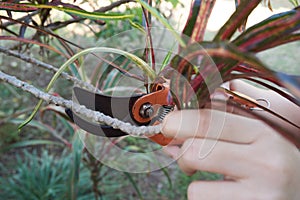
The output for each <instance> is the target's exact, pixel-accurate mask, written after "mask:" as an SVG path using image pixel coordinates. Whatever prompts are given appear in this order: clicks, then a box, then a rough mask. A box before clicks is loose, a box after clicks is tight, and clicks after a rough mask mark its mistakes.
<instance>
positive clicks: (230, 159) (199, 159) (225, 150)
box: [173, 139, 249, 179]
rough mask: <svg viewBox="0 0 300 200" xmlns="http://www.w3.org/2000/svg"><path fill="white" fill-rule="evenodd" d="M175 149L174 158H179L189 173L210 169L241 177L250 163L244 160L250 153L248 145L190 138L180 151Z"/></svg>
mask: <svg viewBox="0 0 300 200" xmlns="http://www.w3.org/2000/svg"><path fill="white" fill-rule="evenodd" d="M175 151H176V153H177V155H176V156H177V157H173V158H175V159H178V160H177V163H178V165H179V167H180V168H181V170H182V171H183V172H185V173H186V174H188V175H192V174H193V173H194V172H196V171H210V172H215V173H219V174H224V175H226V176H229V177H233V178H235V179H240V178H243V177H245V176H246V174H247V173H248V171H247V170H246V169H247V168H248V167H249V163H248V162H245V160H244V159H245V156H247V155H249V152H248V151H249V148H248V145H241V144H233V143H227V142H221V141H215V140H208V139H188V140H186V142H185V143H184V144H183V146H182V147H181V149H180V151H178V149H176V150H175ZM173 153H174V152H173ZM173 156H174V154H173ZM242 160H243V162H241V161H242Z"/></svg>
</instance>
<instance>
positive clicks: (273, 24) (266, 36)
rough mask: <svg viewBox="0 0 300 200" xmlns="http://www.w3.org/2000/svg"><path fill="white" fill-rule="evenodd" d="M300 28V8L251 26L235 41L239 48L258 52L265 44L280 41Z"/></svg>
mask: <svg viewBox="0 0 300 200" xmlns="http://www.w3.org/2000/svg"><path fill="white" fill-rule="evenodd" d="M299 29H300V8H299V9H294V10H291V11H287V12H283V13H279V14H276V15H273V16H271V17H269V18H268V19H266V20H264V21H262V22H260V23H258V24H256V25H254V26H252V27H250V28H249V29H247V30H246V31H245V32H244V33H242V34H241V35H240V36H239V37H238V38H236V39H235V40H234V41H233V43H234V44H236V45H237V46H239V48H241V49H244V50H247V51H254V52H257V51H258V50H261V49H266V48H265V46H269V45H270V44H272V43H273V42H274V43H280V40H281V39H284V38H286V37H287V36H288V34H291V33H293V32H294V31H296V30H299Z"/></svg>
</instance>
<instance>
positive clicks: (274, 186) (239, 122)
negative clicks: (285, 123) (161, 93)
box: [162, 82, 300, 200]
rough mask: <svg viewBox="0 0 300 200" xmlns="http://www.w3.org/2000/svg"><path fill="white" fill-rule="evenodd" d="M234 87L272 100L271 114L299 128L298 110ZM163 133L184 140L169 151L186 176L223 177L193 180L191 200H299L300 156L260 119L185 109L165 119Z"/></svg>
mask: <svg viewBox="0 0 300 200" xmlns="http://www.w3.org/2000/svg"><path fill="white" fill-rule="evenodd" d="M231 88H232V89H235V90H236V91H240V92H242V93H244V94H247V95H249V96H250V97H252V98H254V99H256V98H266V99H268V100H269V101H270V102H271V109H272V110H274V111H276V112H278V113H279V114H281V115H283V116H285V117H286V118H288V119H290V120H291V121H293V122H294V123H296V124H298V125H300V108H299V107H298V106H295V105H294V104H292V103H290V102H288V101H287V100H285V99H284V98H281V97H279V96H278V95H277V94H276V93H274V92H271V91H265V90H262V89H257V88H255V87H252V86H250V85H248V84H245V83H243V82H234V83H233V84H231ZM257 112H263V111H257ZM162 133H163V134H164V135H165V136H167V137H173V138H176V139H178V140H183V141H184V142H183V144H182V145H173V146H168V147H166V148H165V151H166V152H167V153H168V154H169V155H170V156H172V157H173V158H174V159H177V162H178V165H179V167H180V168H181V169H182V171H183V172H185V173H186V174H187V175H192V174H194V173H195V172H196V171H209V172H215V173H220V174H223V175H224V177H225V179H224V180H218V181H195V182H192V183H191V184H190V185H189V187H188V192H187V193H188V199H189V200H194V199H197V200H201V199H206V200H215V199H222V200H226V199H230V200H232V199H239V200H248V199H249V200H250V199H251V200H255V199H264V200H299V199H300V190H299V188H300V170H299V169H300V152H299V150H298V148H297V147H296V146H295V145H294V144H292V143H291V142H290V141H288V140H286V139H285V138H283V137H282V136H281V135H280V134H278V133H277V132H276V131H275V130H274V129H272V128H271V127H269V126H268V125H266V124H265V123H263V122H262V121H259V120H257V119H254V118H248V117H245V116H240V115H237V114H232V113H225V115H224V112H221V111H216V110H209V109H201V110H182V111H175V112H172V113H171V114H169V115H168V116H167V117H166V118H165V120H164V121H163V129H162Z"/></svg>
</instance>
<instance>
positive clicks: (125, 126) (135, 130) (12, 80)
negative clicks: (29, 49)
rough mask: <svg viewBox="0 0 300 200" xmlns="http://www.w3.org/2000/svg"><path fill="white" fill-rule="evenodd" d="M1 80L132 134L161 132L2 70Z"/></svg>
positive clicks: (157, 128) (39, 97)
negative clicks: (36, 85) (121, 118)
mask: <svg viewBox="0 0 300 200" xmlns="http://www.w3.org/2000/svg"><path fill="white" fill-rule="evenodd" d="M0 80H3V81H5V82H7V83H9V84H11V85H14V86H15V87H18V88H20V89H22V90H23V91H26V92H29V93H31V94H32V95H34V96H35V97H37V98H38V99H42V100H44V101H46V102H47V103H48V104H55V105H58V106H62V107H64V108H69V109H72V110H73V112H76V113H77V114H79V115H82V116H85V117H86V118H88V119H90V120H91V121H95V122H99V123H105V124H107V125H109V126H112V127H113V128H114V129H120V130H121V131H123V132H125V133H128V134H129V135H132V136H138V137H142V136H147V137H149V136H153V135H155V134H157V133H160V131H161V126H160V125H155V126H140V127H136V126H133V125H131V124H129V123H125V122H123V121H121V120H118V119H116V118H112V117H110V116H106V115H104V114H103V113H101V112H97V111H94V110H90V109H87V108H86V107H85V106H83V105H79V104H77V103H74V102H73V101H71V100H66V99H64V98H62V97H57V96H53V95H50V94H48V93H45V92H43V91H41V90H39V89H37V88H36V87H34V86H33V85H30V84H28V83H26V82H24V81H21V80H19V79H17V78H16V77H14V76H11V75H8V74H5V73H3V72H2V71H1V70H0Z"/></svg>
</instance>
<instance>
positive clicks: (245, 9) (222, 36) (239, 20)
mask: <svg viewBox="0 0 300 200" xmlns="http://www.w3.org/2000/svg"><path fill="white" fill-rule="evenodd" d="M260 2H261V0H251V1H247V0H243V1H242V2H241V4H240V5H239V6H238V7H237V9H236V11H235V12H234V13H233V14H232V15H231V17H230V18H229V20H228V21H227V22H226V23H225V24H224V26H222V28H221V29H220V30H219V31H218V33H217V35H216V36H215V38H214V41H220V40H229V39H230V38H231V37H232V36H233V34H234V33H235V32H236V30H237V29H238V28H239V27H240V26H241V25H242V24H243V23H244V21H245V20H246V19H247V18H248V16H249V15H250V13H251V12H252V11H253V10H254V9H255V8H256V7H257V5H258V4H259V3H260Z"/></svg>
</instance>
